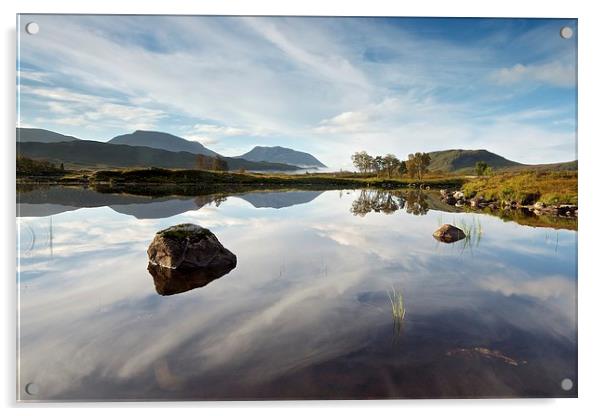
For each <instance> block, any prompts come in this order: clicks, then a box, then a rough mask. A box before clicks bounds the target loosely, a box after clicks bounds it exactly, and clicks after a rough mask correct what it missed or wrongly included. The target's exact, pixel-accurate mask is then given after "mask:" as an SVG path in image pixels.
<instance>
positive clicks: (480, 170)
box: [474, 160, 491, 176]
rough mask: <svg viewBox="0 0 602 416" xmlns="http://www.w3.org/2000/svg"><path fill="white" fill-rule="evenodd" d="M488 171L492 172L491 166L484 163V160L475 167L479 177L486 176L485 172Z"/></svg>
mask: <svg viewBox="0 0 602 416" xmlns="http://www.w3.org/2000/svg"><path fill="white" fill-rule="evenodd" d="M488 169H489V170H491V168H490V167H489V165H488V164H487V163H485V162H483V161H482V160H479V161H478V162H477V163H476V164H475V166H474V171H475V173H476V174H477V176H483V175H485V174H486V173H485V172H487V170H488Z"/></svg>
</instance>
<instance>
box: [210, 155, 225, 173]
mask: <svg viewBox="0 0 602 416" xmlns="http://www.w3.org/2000/svg"><path fill="white" fill-rule="evenodd" d="M211 170H219V171H226V170H228V162H226V161H225V160H224V159H222V158H221V157H214V158H213V163H212V167H211Z"/></svg>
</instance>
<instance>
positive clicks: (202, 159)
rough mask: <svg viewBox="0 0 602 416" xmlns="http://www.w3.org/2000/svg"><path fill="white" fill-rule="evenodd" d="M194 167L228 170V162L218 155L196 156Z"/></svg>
mask: <svg viewBox="0 0 602 416" xmlns="http://www.w3.org/2000/svg"><path fill="white" fill-rule="evenodd" d="M196 167H197V169H200V170H228V162H226V161H225V160H224V159H222V158H220V157H211V156H205V155H200V154H199V155H197V156H196Z"/></svg>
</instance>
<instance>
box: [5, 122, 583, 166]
mask: <svg viewBox="0 0 602 416" xmlns="http://www.w3.org/2000/svg"><path fill="white" fill-rule="evenodd" d="M17 149H18V153H19V154H20V155H22V156H26V157H30V158H33V159H45V160H49V161H51V162H54V163H65V164H66V165H67V166H69V165H71V166H73V167H80V168H85V167H93V168H96V167H103V168H104V167H149V166H155V167H162V168H171V169H193V168H195V167H196V165H197V155H199V154H201V155H204V156H210V157H219V158H221V159H223V160H225V161H226V162H227V163H228V169H230V170H238V169H245V170H252V171H295V170H301V169H307V168H319V167H325V165H324V164H323V163H322V162H320V161H319V160H318V159H317V158H316V157H314V156H313V155H311V154H309V153H306V152H301V151H297V150H293V149H288V148H285V147H281V146H274V147H265V146H255V147H254V148H253V149H252V150H251V151H249V152H247V153H245V154H243V155H240V156H238V157H227V156H222V155H220V154H218V153H216V152H214V151H213V150H210V149H208V148H206V147H205V146H203V145H202V144H200V143H198V142H194V141H190V140H186V139H184V138H182V137H178V136H174V135H172V134H168V133H162V132H155V131H144V130H136V131H135V132H133V133H131V134H124V135H120V136H117V137H114V138H112V139H111V140H109V141H108V142H98V141H92V140H80V139H78V138H76V137H73V136H66V135H62V134H59V133H56V132H53V131H50V130H43V129H34V128H17ZM429 155H430V157H431V163H430V165H429V170H430V171H431V172H437V171H439V172H455V173H466V174H470V173H473V172H474V166H475V164H476V163H477V162H479V161H482V162H485V163H487V165H489V166H490V167H491V168H493V169H494V170H523V169H529V170H576V169H577V161H576V160H575V161H571V162H564V163H551V164H541V165H527V164H522V163H519V162H515V161H512V160H509V159H506V158H504V157H502V156H500V155H497V154H495V153H492V152H489V151H487V150H483V149H480V150H466V149H452V150H442V151H435V152H430V153H429Z"/></svg>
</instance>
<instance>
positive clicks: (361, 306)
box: [17, 187, 577, 400]
mask: <svg viewBox="0 0 602 416" xmlns="http://www.w3.org/2000/svg"><path fill="white" fill-rule="evenodd" d="M19 202H20V203H19V204H18V207H17V209H18V213H19V216H20V217H19V218H18V220H17V221H18V229H19V236H20V238H19V241H18V244H19V251H18V255H19V257H18V263H19V267H20V274H19V276H18V277H19V286H18V287H19V294H18V295H19V334H18V335H19V345H18V352H19V357H18V372H19V374H18V392H19V398H20V399H21V400H142V399H146V400H202V399H303V398H312V399H313V398H316V399H319V398H324V399H335V398H341V399H351V398H438V397H446V398H453V397H558V396H570V397H574V396H576V394H577V321H576V306H577V305H576V293H577V292H576V286H577V265H576V254H577V232H576V231H570V230H562V229H558V230H557V229H553V228H534V227H530V226H524V225H519V224H517V223H514V222H504V221H502V220H501V219H499V218H497V217H494V216H490V215H485V214H477V213H454V212H442V211H438V210H436V209H433V207H432V206H431V207H430V209H429V206H428V201H427V202H425V201H424V200H421V199H420V198H418V199H416V198H411V197H409V198H403V197H400V196H399V195H393V194H386V193H380V194H378V195H377V194H376V193H374V191H360V190H346V191H324V192H322V191H294V192H251V193H247V194H238V195H230V196H220V197H211V196H198V197H162V198H150V197H144V196H131V195H115V194H99V193H95V192H93V191H90V190H84V189H69V188H59V187H55V188H50V189H46V190H42V191H31V192H23V193H20V196H19ZM431 205H432V204H431ZM180 223H194V224H198V225H201V226H203V227H206V228H209V229H210V230H211V231H212V232H213V233H214V234H215V235H216V236H217V238H218V239H219V240H220V241H221V243H222V244H223V245H224V246H225V247H226V248H228V249H229V250H230V251H232V252H233V253H234V254H236V256H237V259H238V264H237V266H236V268H235V269H233V270H232V271H230V272H229V273H227V274H225V275H223V276H221V277H219V278H214V279H213V278H212V279H213V280H212V279H205V281H202V282H199V283H198V285H196V286H198V287H194V286H195V285H192V287H191V286H188V287H185V288H182V289H176V290H175V291H172V292H174V293H168V294H167V295H166V293H165V292H162V290H161V282H160V281H158V280H157V278H156V277H155V278H154V277H153V275H151V273H150V272H149V270H147V265H148V257H147V254H146V249H147V247H148V245H149V243H150V242H151V240H152V239H153V237H154V234H155V233H156V232H157V231H158V230H161V229H163V228H166V227H169V226H171V225H175V224H180ZM442 223H456V224H464V225H465V226H466V225H467V226H468V227H469V228H470V229H471V230H472V235H471V238H470V239H469V241H466V240H463V241H459V242H456V243H453V244H444V243H440V242H438V241H436V240H435V239H434V238H433V237H432V233H433V231H435V230H436V229H437V228H438V227H439V225H440V224H442ZM159 280H160V279H159ZM161 292H162V293H163V294H160V293H161ZM392 295H393V296H392ZM391 296H392V297H393V299H394V300H395V301H397V300H400V299H401V296H402V302H403V309H404V311H405V312H404V314H403V317H402V318H400V317H397V318H396V317H394V316H393V314H392V306H391V299H390V297H391ZM566 378H569V379H571V380H572V381H573V387H572V389H571V390H569V391H565V390H563V389H562V388H561V382H562V380H563V379H566ZM32 386H33V387H32ZM28 392H29V393H32V394H29V393H28Z"/></svg>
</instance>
